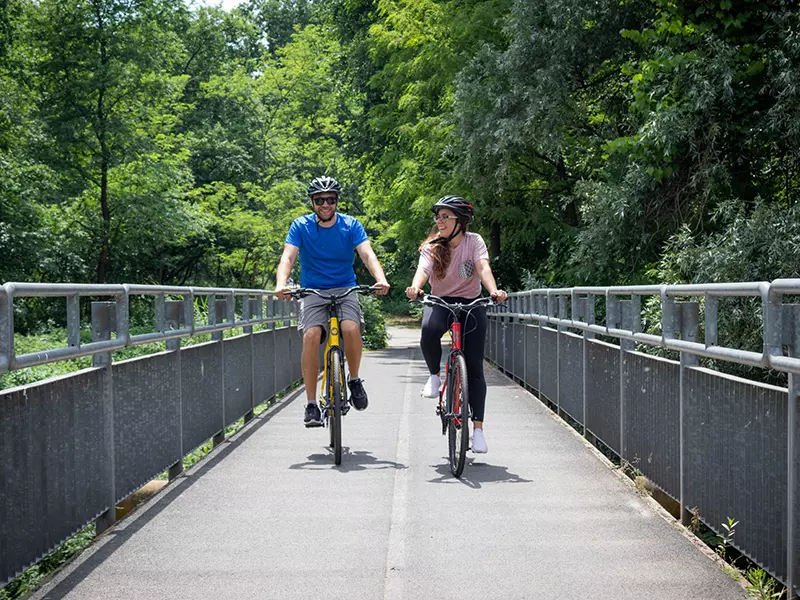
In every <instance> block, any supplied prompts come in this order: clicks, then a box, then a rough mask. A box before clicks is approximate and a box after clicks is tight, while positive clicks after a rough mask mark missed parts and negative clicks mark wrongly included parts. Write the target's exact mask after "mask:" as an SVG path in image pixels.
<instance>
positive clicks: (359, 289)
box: [287, 285, 380, 300]
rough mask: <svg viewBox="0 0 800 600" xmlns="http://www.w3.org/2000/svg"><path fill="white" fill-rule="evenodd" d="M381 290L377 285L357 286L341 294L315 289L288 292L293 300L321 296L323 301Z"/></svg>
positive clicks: (299, 289)
mask: <svg viewBox="0 0 800 600" xmlns="http://www.w3.org/2000/svg"><path fill="white" fill-rule="evenodd" d="M378 289H380V288H379V287H378V286H377V285H356V286H354V287H351V288H348V289H347V291H345V292H343V293H341V294H326V293H324V292H326V291H327V290H315V289H313V288H297V289H296V290H291V291H290V292H287V295H289V296H291V297H292V298H298V299H299V298H305V297H306V296H310V295H312V294H313V295H315V296H319V297H320V298H322V299H323V300H341V299H342V298H344V297H346V296H349V295H350V294H352V293H353V292H357V293H359V294H367V293H369V292H375V291H377V290H378Z"/></svg>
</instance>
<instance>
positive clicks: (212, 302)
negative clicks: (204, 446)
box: [208, 294, 225, 448]
mask: <svg viewBox="0 0 800 600" xmlns="http://www.w3.org/2000/svg"><path fill="white" fill-rule="evenodd" d="M224 315H225V302H223V301H218V300H217V296H216V295H215V294H209V296H208V323H209V324H210V325H216V324H217V323H222V322H223V320H224V318H225V317H224ZM223 338H224V336H223V334H222V331H215V332H213V333H212V334H211V340H212V341H215V342H219V357H220V367H221V368H220V372H221V373H222V377H220V378H219V383H220V390H219V397H220V403H221V404H222V429H221V430H220V431H218V432H217V433H216V434H215V435H214V437H213V438H211V439H212V442H213V445H214V447H215V448H216V447H217V446H219V445H220V444H221V443H222V442H224V441H225V344H224V343H223Z"/></svg>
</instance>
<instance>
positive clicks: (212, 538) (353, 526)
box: [35, 329, 745, 600]
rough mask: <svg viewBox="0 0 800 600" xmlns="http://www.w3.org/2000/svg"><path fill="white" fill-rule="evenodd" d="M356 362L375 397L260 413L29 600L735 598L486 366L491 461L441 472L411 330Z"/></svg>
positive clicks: (724, 579) (436, 432) (738, 592)
mask: <svg viewBox="0 0 800 600" xmlns="http://www.w3.org/2000/svg"><path fill="white" fill-rule="evenodd" d="M393 333H394V337H393V340H392V346H391V348H389V349H387V350H384V351H379V352H370V353H367V354H366V355H365V359H364V365H363V368H362V376H363V377H364V379H365V380H366V382H367V390H368V392H369V394H370V407H369V409H368V410H367V411H365V412H363V413H356V412H354V411H353V412H351V413H350V414H349V415H347V417H346V418H345V421H344V436H343V439H344V444H345V446H348V449H347V452H346V454H345V455H344V457H343V460H342V465H341V467H340V468H335V467H334V466H333V462H332V457H331V456H330V455H329V453H328V451H327V450H326V448H325V443H326V440H327V431H325V430H322V429H315V430H306V429H304V428H303V426H302V423H301V419H302V409H303V397H304V396H303V394H299V395H298V394H295V395H294V396H293V399H289V400H286V401H284V402H283V403H281V404H279V405H278V406H276V407H275V408H273V409H271V410H270V411H268V412H266V413H264V414H263V415H262V416H261V417H260V418H258V419H257V420H256V421H255V422H254V423H253V424H251V425H250V426H249V427H248V428H246V429H245V430H244V431H243V432H241V433H240V434H238V435H237V436H235V437H234V438H233V439H232V441H230V442H226V443H225V444H224V445H223V447H222V448H220V449H218V450H217V451H215V453H214V455H213V456H212V457H210V458H209V459H207V460H205V461H203V462H202V463H201V464H200V465H199V466H197V467H195V468H194V469H193V470H191V471H190V472H189V473H188V475H187V476H185V477H182V478H179V479H178V480H177V481H176V482H174V483H173V484H171V485H170V486H168V487H167V488H166V489H165V490H164V491H163V492H161V493H160V494H159V495H158V496H157V497H155V498H154V499H152V500H151V501H150V502H148V503H147V504H146V505H144V506H143V507H142V508H140V509H139V510H138V511H137V512H136V513H135V514H134V515H132V516H130V517H128V518H126V519H125V520H124V521H123V522H121V523H120V525H119V526H117V527H116V528H115V529H113V530H111V532H110V533H109V534H108V535H106V536H104V538H103V539H102V540H101V541H100V542H99V543H97V544H96V545H95V546H94V547H93V548H92V549H91V550H90V551H89V552H86V553H84V555H83V556H82V557H81V558H80V559H79V560H78V561H76V562H75V563H74V564H73V565H71V566H70V567H69V568H68V569H67V570H65V571H64V573H63V574H62V575H61V576H60V577H58V578H56V579H54V580H53V581H52V582H51V583H50V584H48V585H47V586H46V587H44V588H43V589H42V590H41V591H40V592H39V593H38V594H37V595H36V596H35V597H37V598H48V599H55V598H71V599H72V598H76V599H77V598H104V599H115V598H120V599H123V598H131V599H133V598H135V599H137V600H138V599H140V598H170V599H177V598H187V599H192V600H198V599H205V598H209V599H211V598H213V599H219V598H276V599H281V600H288V599H294V598H297V599H308V598H315V599H322V598H326V599H327V598H341V599H347V600H354V599H365V600H366V599H369V600H374V599H379V598H384V599H398V598H407V599H427V598H436V599H437V600H439V599H448V598H453V599H456V598H457V599H459V600H462V599H463V598H471V599H482V598H484V599H485V598H499V599H512V598H531V599H558V600H566V599H571V598H575V599H581V600H585V599H587V598H592V599H593V600H600V599H606V598H607V599H613V600H626V599H637V600H639V599H641V598H648V599H649V600H656V599H664V600H675V599H695V598H696V599H703V600H713V599H730V598H744V597H745V594H744V592H743V590H742V588H741V586H739V585H738V584H737V583H736V582H734V581H733V580H731V579H730V578H729V577H728V576H726V575H725V574H724V573H723V572H722V571H721V570H720V569H719V567H718V566H717V565H716V564H715V563H714V562H713V561H712V560H710V559H709V558H708V557H706V556H704V555H703V554H702V553H701V552H700V551H699V550H698V549H697V548H696V547H695V546H694V545H693V544H692V543H691V542H690V541H689V540H687V539H686V538H685V537H684V536H683V535H682V534H681V533H679V532H678V531H676V530H675V529H674V528H673V527H672V526H671V525H670V524H669V523H668V522H667V521H666V520H665V519H663V518H662V517H661V516H659V515H658V513H657V512H656V511H655V510H654V509H653V508H652V506H651V505H650V504H649V503H648V502H647V501H646V500H645V499H643V498H641V497H640V496H639V495H637V494H636V492H635V491H633V490H632V489H631V487H630V486H628V485H626V484H624V483H623V482H622V481H621V480H620V479H619V477H618V476H616V475H615V474H614V473H613V472H611V470H610V469H609V468H608V466H607V465H606V464H604V463H603V462H602V461H601V460H599V459H598V458H597V457H596V456H595V455H594V453H593V451H592V450H590V449H589V448H588V447H587V446H586V445H585V444H584V443H583V442H582V441H581V440H580V439H579V438H578V437H577V436H576V435H574V434H573V433H572V432H571V431H570V430H569V429H568V428H567V427H566V426H565V425H563V424H562V423H561V422H559V421H558V420H556V419H555V418H553V417H552V416H551V415H550V414H549V412H548V411H547V409H545V408H544V407H543V406H542V405H541V404H540V403H539V402H537V401H534V400H533V399H532V397H531V396H530V395H529V394H528V393H526V392H525V391H523V390H522V389H521V388H519V387H518V386H516V385H514V384H513V383H511V382H510V381H508V380H507V379H506V378H505V377H504V376H502V375H500V374H498V373H496V372H493V371H491V370H487V378H488V380H489V385H490V389H489V396H488V399H487V416H486V419H487V420H486V433H487V441H488V444H489V454H487V455H485V456H482V457H478V458H475V459H470V463H469V464H468V465H467V467H466V470H465V474H464V478H463V479H462V480H461V481H458V480H456V479H453V478H452V477H451V476H450V473H449V470H448V467H447V464H446V458H445V439H444V438H443V437H442V436H441V429H440V427H439V424H438V421H437V419H436V417H435V415H434V408H433V401H432V400H429V399H422V398H420V397H419V390H420V388H421V386H422V383H423V381H424V378H425V371H424V368H423V362H422V361H421V356H420V353H419V349H418V348H417V346H416V341H417V339H418V332H417V331H414V330H403V329H395V330H394V331H393Z"/></svg>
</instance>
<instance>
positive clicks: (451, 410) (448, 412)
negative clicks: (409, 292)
mask: <svg viewBox="0 0 800 600" xmlns="http://www.w3.org/2000/svg"><path fill="white" fill-rule="evenodd" d="M417 302H419V303H421V304H424V305H425V306H441V307H442V308H445V309H447V310H449V311H450V312H451V313H452V315H453V322H452V323H451V324H450V340H451V341H450V353H449V355H448V356H447V367H446V368H445V375H444V384H443V385H442V387H441V389H440V390H439V405H438V406H437V407H436V414H437V415H439V417H440V418H441V419H442V435H444V434H447V453H448V456H449V458H450V470H451V471H452V472H453V475H454V476H455V477H461V473H463V472H464V464H465V463H466V460H467V450H469V420H470V406H469V389H468V386H467V361H466V359H465V358H464V352H463V350H462V345H463V342H462V335H461V334H462V332H461V320H460V317H461V315H462V314H466V317H465V318H464V323H466V322H467V320H468V319H469V314H470V313H471V312H472V311H473V310H475V309H476V308H478V307H481V306H490V305H492V304H495V301H494V300H493V299H492V298H488V297H482V298H476V299H475V300H473V301H472V302H469V303H467V304H462V303H460V302H453V303H451V302H447V301H446V300H444V299H443V298H440V297H439V296H432V295H430V294H427V295H424V296H421V297H420V298H419V299H418V300H417Z"/></svg>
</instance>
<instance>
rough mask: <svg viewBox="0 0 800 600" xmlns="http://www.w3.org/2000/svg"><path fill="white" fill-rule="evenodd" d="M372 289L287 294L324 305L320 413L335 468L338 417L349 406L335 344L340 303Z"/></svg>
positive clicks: (339, 446)
mask: <svg viewBox="0 0 800 600" xmlns="http://www.w3.org/2000/svg"><path fill="white" fill-rule="evenodd" d="M376 289H377V288H375V287H372V286H369V285H357V286H355V287H351V288H348V289H347V290H345V291H344V292H342V293H340V294H331V293H330V292H328V291H326V290H315V289H311V288H298V289H296V290H292V291H291V292H290V295H291V296H292V297H294V298H297V299H300V298H305V297H306V296H309V295H311V294H313V295H315V296H319V297H320V298H322V299H323V300H326V301H327V302H328V339H327V342H326V343H325V353H324V355H323V360H322V369H323V371H322V383H321V384H320V386H321V387H320V392H321V394H320V396H321V397H322V400H321V401H320V412H321V414H322V424H323V425H324V426H325V427H327V428H328V429H329V430H330V434H331V444H330V445H331V448H333V461H334V462H335V463H336V464H337V465H339V464H341V463H342V417H343V416H344V415H346V414H347V413H348V411H349V410H350V404H349V403H348V402H347V385H345V384H346V381H347V378H346V376H345V360H344V350H343V349H342V346H341V345H340V344H339V333H340V331H341V330H340V329H339V320H340V318H339V313H340V307H341V304H342V300H343V299H344V298H346V297H347V296H349V295H350V294H352V293H353V292H357V293H359V294H368V293H370V292H374V291H375V290H376Z"/></svg>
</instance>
